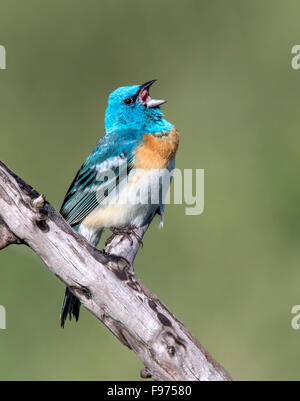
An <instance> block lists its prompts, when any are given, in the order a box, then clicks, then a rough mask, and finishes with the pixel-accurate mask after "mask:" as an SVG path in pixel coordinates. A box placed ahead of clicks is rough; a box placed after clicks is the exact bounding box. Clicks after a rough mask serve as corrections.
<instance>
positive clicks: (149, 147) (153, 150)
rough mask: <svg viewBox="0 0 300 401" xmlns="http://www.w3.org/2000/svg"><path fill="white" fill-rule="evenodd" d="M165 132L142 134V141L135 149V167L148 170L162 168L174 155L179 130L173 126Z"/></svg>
mask: <svg viewBox="0 0 300 401" xmlns="http://www.w3.org/2000/svg"><path fill="white" fill-rule="evenodd" d="M165 134H166V133H165V132H163V133H156V134H144V137H143V143H142V144H141V145H140V146H138V147H137V149H136V151H135V158H136V159H135V160H136V161H135V167H136V168H140V169H144V170H150V169H163V168H166V167H167V165H168V164H169V162H170V160H171V159H172V157H174V155H175V153H176V151H177V148H178V143H179V132H178V131H177V129H176V128H175V127H173V128H172V129H171V131H170V133H169V134H168V135H165Z"/></svg>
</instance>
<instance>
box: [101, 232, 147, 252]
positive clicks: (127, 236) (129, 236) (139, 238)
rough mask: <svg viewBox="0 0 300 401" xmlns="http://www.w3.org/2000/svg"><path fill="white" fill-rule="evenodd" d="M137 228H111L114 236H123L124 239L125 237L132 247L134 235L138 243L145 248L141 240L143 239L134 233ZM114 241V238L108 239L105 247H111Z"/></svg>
mask: <svg viewBox="0 0 300 401" xmlns="http://www.w3.org/2000/svg"><path fill="white" fill-rule="evenodd" d="M135 228H136V227H124V228H117V227H111V228H110V231H111V232H112V233H113V234H114V235H122V236H123V237H125V238H126V239H127V240H128V241H129V242H130V245H131V246H132V245H133V240H132V237H131V235H133V236H134V237H135V238H136V240H137V242H138V243H139V244H140V245H141V246H142V247H143V245H144V244H143V241H142V239H141V237H140V236H139V235H137V233H136V232H135V231H134V229H135ZM111 241H112V238H111V237H110V238H108V239H107V240H106V242H105V246H107V245H109V244H110V243H111Z"/></svg>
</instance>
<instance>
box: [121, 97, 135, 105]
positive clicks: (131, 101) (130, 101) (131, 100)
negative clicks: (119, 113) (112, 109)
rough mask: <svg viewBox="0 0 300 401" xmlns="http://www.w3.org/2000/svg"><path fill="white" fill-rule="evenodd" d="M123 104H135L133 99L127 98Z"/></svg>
mask: <svg viewBox="0 0 300 401" xmlns="http://www.w3.org/2000/svg"><path fill="white" fill-rule="evenodd" d="M123 103H124V104H127V105H129V104H132V103H133V99H132V98H131V97H127V98H126V99H124V101H123Z"/></svg>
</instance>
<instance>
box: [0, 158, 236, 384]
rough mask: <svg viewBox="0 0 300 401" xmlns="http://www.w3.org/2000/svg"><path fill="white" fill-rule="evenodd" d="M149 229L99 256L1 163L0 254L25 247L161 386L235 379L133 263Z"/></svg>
mask: <svg viewBox="0 0 300 401" xmlns="http://www.w3.org/2000/svg"><path fill="white" fill-rule="evenodd" d="M147 228H148V227H147V226H146V227H142V228H140V229H137V230H136V231H135V233H134V234H135V235H131V239H132V243H131V241H130V240H129V239H128V238H126V237H122V236H119V235H116V236H114V237H112V239H111V241H110V243H109V245H108V246H107V247H106V252H100V251H99V250H97V249H96V248H95V247H93V246H92V245H91V244H90V243H89V242H87V241H86V240H85V238H83V237H82V236H81V235H80V234H78V233H77V232H75V231H74V230H73V229H72V228H71V227H70V226H69V225H68V224H67V223H66V222H65V220H64V219H63V218H62V217H61V215H60V214H59V213H57V212H56V211H55V210H54V208H53V207H52V206H51V205H50V204H49V203H48V202H47V201H46V200H45V198H44V197H43V195H39V194H38V193H37V192H36V191H35V190H33V189H32V188H31V187H30V186H28V185H27V184H25V183H24V182H23V181H22V180H21V179H20V178H19V177H17V176H16V175H15V174H14V173H13V172H12V171H10V170H9V169H8V168H7V167H6V166H5V165H4V164H3V163H1V162H0V249H1V248H4V247H5V246H7V245H10V244H19V243H23V244H26V245H28V246H29V247H30V248H32V249H33V250H34V251H35V252H36V253H37V254H38V255H39V256H40V258H41V259H42V260H43V261H44V263H45V264H46V266H47V267H48V269H49V270H50V271H51V272H52V273H54V274H55V275H56V276H57V277H58V278H59V279H60V280H61V281H62V282H63V283H64V284H66V285H67V286H68V287H69V288H70V289H71V291H72V292H73V293H74V294H75V295H76V296H77V297H78V298H79V299H80V301H81V302H82V304H83V305H84V306H85V307H86V308H87V309H88V310H89V311H90V312H91V313H93V314H94V315H95V316H96V317H97V318H98V319H99V320H101V321H102V322H103V323H104V324H105V325H106V326H107V327H108V328H109V329H110V330H111V331H112V332H113V333H114V334H115V335H116V336H117V338H118V339H119V340H120V341H121V342H122V343H123V344H125V345H126V346H127V347H129V348H130V349H132V350H133V351H134V352H135V353H136V354H137V355H138V357H139V358H140V359H141V360H142V362H143V363H144V365H145V368H144V369H143V370H142V372H141V376H142V377H153V378H154V379H155V380H230V379H231V378H230V376H229V374H228V373H227V372H226V371H225V370H224V368H223V367H222V366H221V365H219V364H218V363H217V362H216V361H215V360H214V359H213V358H212V357H211V356H210V354H209V353H208V352H207V351H206V350H205V349H204V348H203V347H202V346H201V345H200V344H199V342H198V341H197V340H196V339H195V338H194V337H193V336H192V334H191V333H190V332H189V331H188V329H187V328H186V327H185V326H184V325H183V323H181V322H180V321H179V320H178V319H177V318H176V317H175V316H174V315H173V314H172V313H171V312H170V311H169V310H168V309H167V307H166V306H165V305H164V304H163V303H162V302H160V301H159V300H158V299H157V298H156V296H155V295H154V294H152V293H151V291H150V290H148V289H147V288H146V287H145V286H144V285H143V283H142V282H141V281H140V280H139V279H138V278H137V277H136V275H135V273H134V271H133V268H129V267H128V266H127V265H126V263H124V262H123V261H122V259H120V258H116V257H113V256H111V255H110V254H113V255H118V256H123V257H124V258H126V260H128V261H129V262H130V263H131V264H132V262H133V260H134V257H135V255H136V253H137V251H138V248H139V246H140V241H139V240H138V238H142V237H143V235H144V234H145V232H146V230H147Z"/></svg>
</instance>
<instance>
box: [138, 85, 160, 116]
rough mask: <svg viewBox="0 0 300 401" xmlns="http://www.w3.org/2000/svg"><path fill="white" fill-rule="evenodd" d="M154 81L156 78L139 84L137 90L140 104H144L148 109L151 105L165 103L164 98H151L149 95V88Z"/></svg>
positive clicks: (156, 105)
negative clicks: (139, 86)
mask: <svg viewBox="0 0 300 401" xmlns="http://www.w3.org/2000/svg"><path fill="white" fill-rule="evenodd" d="M154 82H156V79H153V80H152V81H148V82H145V83H144V84H143V85H141V88H140V90H139V99H140V102H141V103H142V104H144V105H145V106H146V107H147V108H148V109H150V108H153V107H158V106H161V105H162V104H164V103H166V100H163V99H152V97H151V96H150V95H149V88H150V86H151V85H152V84H154Z"/></svg>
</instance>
